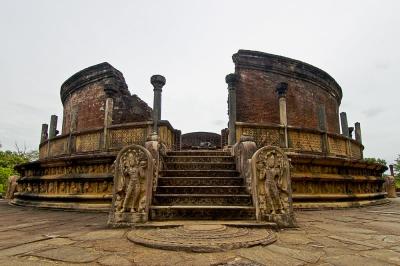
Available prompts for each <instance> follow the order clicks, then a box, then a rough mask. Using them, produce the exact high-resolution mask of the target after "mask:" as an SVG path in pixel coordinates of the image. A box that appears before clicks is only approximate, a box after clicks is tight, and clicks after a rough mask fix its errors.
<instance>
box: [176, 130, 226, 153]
mask: <svg viewBox="0 0 400 266" xmlns="http://www.w3.org/2000/svg"><path fill="white" fill-rule="evenodd" d="M202 143H203V145H205V143H209V144H210V147H214V148H217V149H220V148H221V135H219V134H217V133H212V132H191V133H186V134H183V135H182V149H192V148H206V146H204V147H201V144H202Z"/></svg>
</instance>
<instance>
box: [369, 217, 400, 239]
mask: <svg viewBox="0 0 400 266" xmlns="http://www.w3.org/2000/svg"><path fill="white" fill-rule="evenodd" d="M367 226H368V227H369V228H373V229H374V230H377V231H379V232H385V233H390V234H393V235H397V236H400V219H399V220H398V221H397V222H370V223H368V224H367Z"/></svg>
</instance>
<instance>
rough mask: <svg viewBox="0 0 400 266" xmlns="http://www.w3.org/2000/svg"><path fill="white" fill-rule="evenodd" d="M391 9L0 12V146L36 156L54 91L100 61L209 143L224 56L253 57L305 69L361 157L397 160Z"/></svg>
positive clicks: (219, 108) (123, 5)
mask: <svg viewBox="0 0 400 266" xmlns="http://www.w3.org/2000/svg"><path fill="white" fill-rule="evenodd" d="M399 13H400V1H383V0H377V1H366V0H362V1H336V0H335V1H320V0H317V1H232V0H230V1H216V0H213V1H205V0H201V1H188V0H186V1H184V0H182V1H165V0H164V1H140V2H139V1H99V0H95V1H94V0H93V1H71V0H68V1H54V0H49V1H17V0H10V1H4V0H0V33H1V37H0V38H1V41H0V90H1V91H0V92H1V94H0V95H1V96H0V97H1V98H0V99H1V103H0V142H1V144H2V146H3V149H14V143H18V144H19V146H23V145H24V143H25V145H26V147H27V148H28V149H36V148H37V146H38V143H39V138H40V128H41V124H42V123H45V122H47V123H48V122H49V120H50V115H51V114H57V115H59V117H60V118H59V121H60V122H59V129H60V125H61V121H62V104H61V100H60V86H61V84H62V83H63V82H64V81H65V80H66V79H67V78H69V77H70V76H71V75H72V74H74V73H76V72H77V71H79V70H81V69H83V68H86V67H88V66H91V65H94V64H98V63H101V62H104V61H107V62H109V63H110V64H112V65H113V66H114V67H115V68H117V69H119V70H120V71H122V73H123V74H124V76H125V79H126V82H127V83H128V86H129V90H130V91H131V93H133V94H137V95H139V97H141V98H142V99H143V100H145V101H146V102H147V103H148V104H149V105H150V106H152V97H153V91H152V86H151V84H150V76H151V75H153V74H162V75H164V76H165V77H166V79H167V84H166V85H165V87H164V89H163V106H162V118H163V119H167V120H169V121H170V122H171V124H172V125H173V126H174V127H175V128H177V129H181V130H182V131H183V133H186V132H191V131H214V132H219V131H220V129H221V128H224V127H226V123H227V119H228V117H227V114H226V113H227V106H226V100H227V86H226V84H225V81H224V79H225V75H226V74H228V73H230V72H233V71H234V65H233V62H232V58H231V57H232V54H234V53H235V52H237V50H239V49H249V50H258V51H263V52H268V53H273V54H278V55H283V56H287V57H290V58H294V59H298V60H301V61H304V62H307V63H310V64H312V65H314V66H316V67H318V68H321V69H323V70H325V71H326V72H328V73H329V74H330V75H331V76H332V77H333V78H334V79H336V81H337V82H338V83H339V84H340V86H341V87H342V89H343V100H342V104H341V106H340V111H346V112H347V116H348V119H349V124H354V122H357V121H359V122H361V127H362V135H363V142H364V145H365V147H366V148H365V156H366V157H380V158H384V159H386V160H387V161H388V162H389V163H391V162H393V160H394V159H395V158H396V157H397V154H400V140H399V137H398V136H399V131H400V130H399V129H400V123H399V122H400V119H399V106H398V103H399V96H400V87H399V84H400V68H399V62H400V16H399V15H398V14H399Z"/></svg>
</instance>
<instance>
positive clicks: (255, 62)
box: [232, 50, 342, 133]
mask: <svg viewBox="0 0 400 266" xmlns="http://www.w3.org/2000/svg"><path fill="white" fill-rule="evenodd" d="M233 62H234V63H235V74H236V75H235V77H236V78H235V79H234V80H232V82H234V83H235V84H234V85H232V86H234V88H235V91H236V122H244V123H258V124H279V123H280V119H279V99H278V93H277V92H276V88H277V86H278V85H279V84H281V83H286V84H287V91H286V92H282V93H283V94H285V95H282V96H283V97H285V98H286V113H287V122H288V126H292V127H297V128H310V129H320V130H323V131H325V129H324V128H323V126H321V124H322V121H324V120H325V122H326V123H325V124H326V131H328V132H330V133H340V127H339V105H340V102H341V99H342V90H341V88H340V86H339V85H338V84H337V82H336V81H335V80H334V79H333V78H332V77H331V76H330V75H329V74H328V73H326V72H324V71H323V70H321V69H319V68H317V67H314V66H312V65H310V64H307V63H304V62H301V61H298V60H295V59H291V58H287V57H283V56H278V55H273V54H268V53H262V52H257V51H249V50H239V51H238V52H237V53H236V54H234V55H233ZM323 114H325V116H324V115H323ZM324 118H325V119H324Z"/></svg>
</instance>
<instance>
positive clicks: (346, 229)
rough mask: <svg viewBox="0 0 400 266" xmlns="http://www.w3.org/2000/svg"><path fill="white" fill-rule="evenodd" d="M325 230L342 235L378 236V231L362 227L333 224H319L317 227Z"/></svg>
mask: <svg viewBox="0 0 400 266" xmlns="http://www.w3.org/2000/svg"><path fill="white" fill-rule="evenodd" d="M315 227H318V228H320V229H323V230H327V231H329V232H340V233H359V234H376V233H377V232H376V231H373V230H370V229H364V228H360V227H355V226H354V225H353V226H350V225H349V224H346V225H343V224H342V223H332V224H318V225H315Z"/></svg>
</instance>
